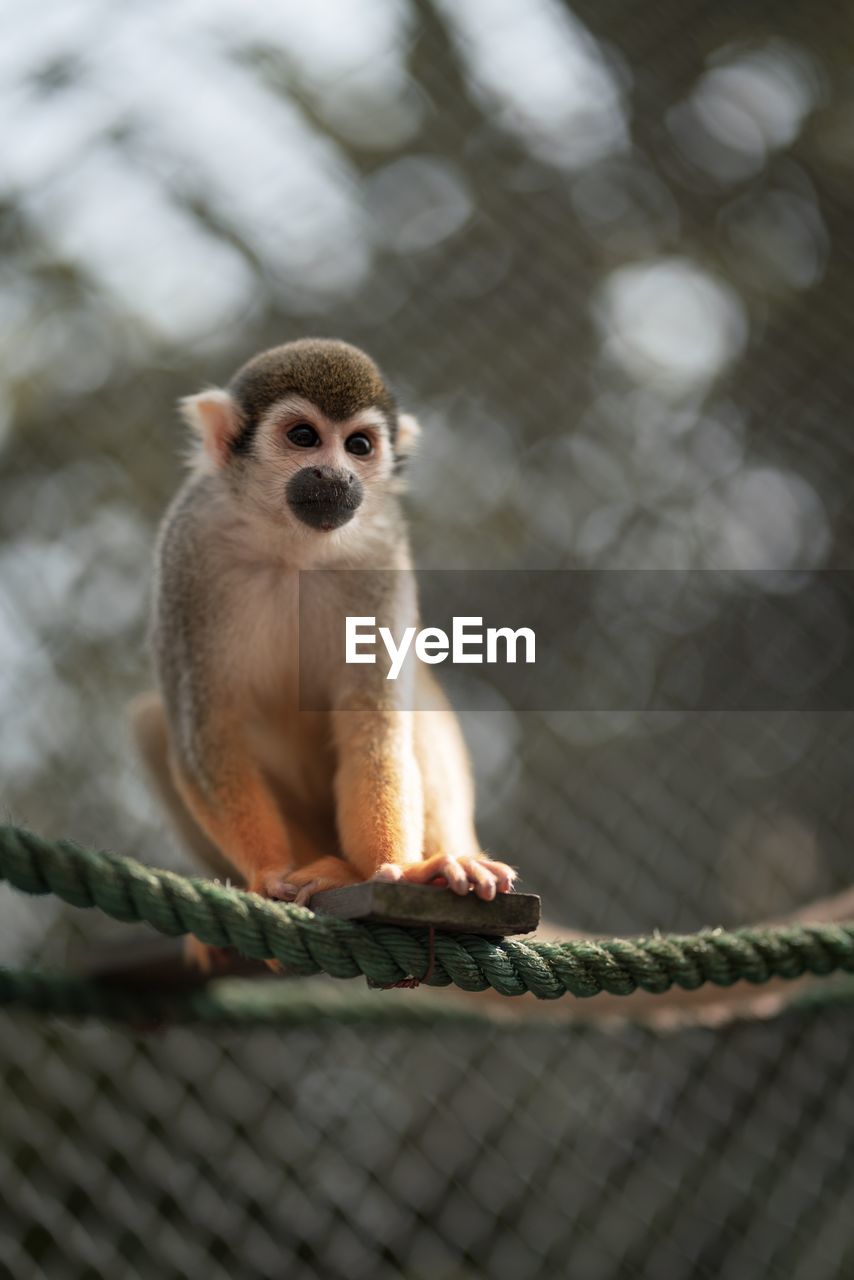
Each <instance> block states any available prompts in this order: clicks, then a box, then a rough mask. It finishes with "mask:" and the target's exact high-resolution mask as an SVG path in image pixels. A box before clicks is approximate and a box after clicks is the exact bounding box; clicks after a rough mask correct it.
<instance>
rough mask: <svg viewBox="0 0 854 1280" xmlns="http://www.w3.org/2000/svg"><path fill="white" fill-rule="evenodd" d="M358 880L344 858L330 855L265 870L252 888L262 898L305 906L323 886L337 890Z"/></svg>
mask: <svg viewBox="0 0 854 1280" xmlns="http://www.w3.org/2000/svg"><path fill="white" fill-rule="evenodd" d="M360 879H361V877H360V876H359V875H357V873H356V870H355V868H354V867H351V866H350V864H349V863H348V862H345V861H344V859H343V858H337V857H334V856H330V857H327V858H317V859H316V860H315V861H314V862H309V863H308V864H307V865H306V866H304V867H288V868H285V869H283V870H279V871H268V872H266V873H264V874H263V875H261V876H259V877H258V879H257V880H256V881H255V882H254V883H253V886H252V887H253V889H254V891H255V893H260V894H261V895H262V896H263V897H265V898H275V899H276V901H277V902H295V903H296V905H297V906H298V907H305V906H308V903H309V902H310V900H311V897H312V895H313V894H315V893H320V891H321V890H322V889H340V888H341V887H342V885H345V884H358V882H359V880H360Z"/></svg>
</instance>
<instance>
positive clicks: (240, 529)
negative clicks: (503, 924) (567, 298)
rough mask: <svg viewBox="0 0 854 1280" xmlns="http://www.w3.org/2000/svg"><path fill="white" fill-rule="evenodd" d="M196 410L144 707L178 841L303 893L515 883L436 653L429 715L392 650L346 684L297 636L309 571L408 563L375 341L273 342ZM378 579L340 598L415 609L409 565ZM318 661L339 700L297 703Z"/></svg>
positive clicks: (426, 686) (390, 609)
mask: <svg viewBox="0 0 854 1280" xmlns="http://www.w3.org/2000/svg"><path fill="white" fill-rule="evenodd" d="M182 410H183V415H184V417H185V419H186V421H187V422H188V423H189V425H190V427H191V428H192V430H193V432H194V433H195V436H196V448H195V449H194V452H193V457H192V465H191V474H190V476H189V478H188V479H187V481H186V482H185V484H184V486H183V488H182V489H181V491H180V492H179V494H178V495H177V497H176V499H175V501H174V502H173V503H172V506H171V507H170V509H169V511H168V513H167V515H166V517H165V519H164V521H163V526H162V529H161V532H160V537H159V540H158V546H157V553H156V589H155V594H156V599H155V607H154V625H153V642H154V653H155V660H156V668H157V677H158V684H159V690H160V691H159V694H147V695H144V696H143V697H142V698H140V699H137V701H136V703H135V705H134V708H133V712H132V715H133V723H134V729H135V735H136V738H137V742H138V745H139V747H140V749H141V752H142V755H143V757H144V759H145V761H146V763H147V765H148V767H149V771H150V773H151V775H152V777H153V779H154V781H155V783H156V785H157V789H158V790H159V792H160V795H161V799H162V800H163V801H164V803H165V805H166V808H167V809H168V811H169V812H170V814H171V816H172V818H173V821H174V822H175V824H176V825H177V827H178V829H179V833H180V834H181V835H182V837H183V838H184V841H185V842H186V843H187V844H189V845H190V847H191V849H192V851H193V852H194V853H195V854H196V856H197V857H199V858H201V860H202V861H203V862H204V863H205V864H206V865H207V867H208V868H209V869H210V870H211V871H213V872H214V873H215V874H218V875H230V876H231V877H232V878H233V879H236V880H238V881H240V882H242V883H243V884H245V885H246V887H247V888H248V889H250V890H251V891H254V892H256V893H260V894H262V895H264V896H266V897H269V898H275V899H280V900H283V901H292V902H297V903H300V904H305V903H308V902H309V901H310V900H311V896H312V894H314V893H315V892H317V891H318V890H321V889H331V888H335V887H337V886H339V885H346V884H353V883H356V882H358V881H362V880H368V879H371V878H375V879H381V880H407V881H410V882H414V883H426V882H429V881H434V880H437V879H444V881H445V882H446V883H447V885H448V886H449V887H450V888H451V889H452V890H454V891H455V892H456V893H460V894H465V893H468V892H469V891H473V892H474V893H476V894H477V895H478V896H480V897H481V898H486V899H491V898H494V896H495V894H496V893H506V892H509V891H510V890H511V889H512V887H513V882H514V874H515V873H514V871H513V870H512V869H511V868H510V867H508V866H506V865H505V864H504V863H503V862H498V861H495V860H493V859H491V858H488V857H486V856H485V855H484V854H483V853H482V852H481V849H480V845H479V843H478V839H477V835H476V834H475V828H474V796H473V788H472V781H471V772H470V769H469V762H468V758H467V755H466V749H465V746H464V743H463V739H462V735H461V732H460V729H459V726H458V724H457V721H456V718H455V716H454V714H453V712H452V711H451V710H450V707H449V706H448V704H447V702H446V701H445V699H444V697H443V695H442V693H441V691H440V689H439V686H438V684H436V682H435V681H434V679H433V677H432V675H431V673H430V670H429V668H427V667H425V666H424V665H423V664H418V670H417V675H416V677H415V678H416V680H417V681H418V682H419V694H418V705H419V706H421V707H424V706H429V707H431V708H435V709H431V710H428V711H421V710H417V711H416V710H406V709H404V708H403V706H402V704H401V702H400V701H399V700H396V699H400V698H401V697H402V695H401V694H397V693H396V692H395V689H396V686H395V685H394V684H392V683H391V682H388V681H387V680H386V679H385V676H384V672H383V670H382V668H381V666H380V665H379V664H378V665H377V666H376V667H373V668H369V669H367V673H366V668H365V667H361V666H360V667H359V668H358V681H359V684H358V695H356V696H355V697H354V687H355V686H349V687H348V686H347V669H346V668H343V670H342V668H341V667H336V668H335V674H334V676H333V675H332V674H331V673H327V671H326V670H325V661H326V654H325V651H324V645H323V637H322V636H321V635H319V636H317V637H314V636H312V637H306V636H305V635H303V636H301V637H300V636H298V623H299V617H298V574H299V571H300V570H301V569H313V568H324V569H398V570H409V569H410V568H411V559H410V551H409V545H408V538H407V529H406V523H405V520H404V517H403V514H402V511H401V507H400V502H399V494H400V493H401V491H402V487H403V486H402V481H401V475H400V471H401V463H402V460H403V459H404V458H405V456H406V454H407V453H408V452H409V450H410V449H411V447H412V444H413V441H414V439H415V437H416V435H417V433H418V427H417V424H416V422H415V420H414V419H413V418H412V417H410V416H409V415H408V414H402V413H399V412H398V410H397V407H396V405H395V402H394V399H393V397H392V395H391V393H390V392H389V390H388V388H387V386H386V384H385V382H384V380H383V377H382V375H381V373H380V371H379V369H378V368H377V366H376V365H375V364H374V362H373V361H372V360H371V359H370V358H369V357H368V356H367V355H365V354H364V352H362V351H360V350H358V349H357V348H356V347H352V346H349V345H347V344H346V343H344V342H337V341H328V340H321V339H306V340H303V341H299V342H291V343H287V344H285V345H284V346H279V347H274V348H273V349H272V350H269V351H265V352H263V353H262V354H261V355H258V356H256V357H255V358H254V359H252V360H250V361H249V362H248V363H247V364H245V365H244V366H243V367H242V368H241V369H239V370H238V372H237V373H236V374H235V375H234V377H233V378H232V380H231V382H230V383H229V385H228V387H227V388H226V389H224V390H219V389H218V390H210V391H203V392H201V393H200V394H198V395H193V396H189V397H187V398H186V399H185V400H183V401H182ZM341 577H342V579H345V578H347V577H348V575H341ZM364 581H367V583H368V586H367V587H364V588H363V589H364V590H366V591H368V592H373V593H374V594H375V595H380V596H383V595H385V597H386V598H382V599H368V600H365V599H364V598H362V599H359V600H355V599H354V600H353V601H352V605H351V606H349V607H348V608H347V612H349V613H352V614H366V613H367V614H371V613H383V612H384V613H385V614H386V615H387V616H390V617H392V618H393V619H394V621H395V624H396V625H400V626H405V625H414V624H415V623H417V617H416V616H415V615H416V611H417V603H416V600H415V596H414V591H413V590H412V578H411V574H409V573H391V574H376V575H364V579H362V578H360V582H364ZM374 581H376V584H377V585H376V586H372V585H371V584H372V583H374ZM389 593H394V594H395V596H396V598H393V599H390V598H387V597H388V595H389ZM336 603H339V604H340V602H336ZM339 612H340V611H339ZM300 642H301V643H300ZM298 658H299V663H300V664H301V669H300V665H298ZM371 672H375V675H373V676H372V675H371V674H370V673H371ZM306 674H308V677H309V679H310V682H311V684H312V686H313V687H314V688H318V689H320V690H321V692H322V693H323V695H324V705H328V708H329V709H328V710H326V711H313V710H304V709H301V708H300V705H299V690H300V679H302V680H303V681H305V678H306ZM350 678H351V679H353V680H355V679H356V676H355V674H354V675H352V676H351V677H350ZM327 686H328V687H327Z"/></svg>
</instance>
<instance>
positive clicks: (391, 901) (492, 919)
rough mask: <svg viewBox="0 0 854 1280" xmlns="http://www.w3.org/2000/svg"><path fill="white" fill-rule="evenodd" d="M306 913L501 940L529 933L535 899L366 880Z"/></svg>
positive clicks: (320, 897) (327, 894) (324, 897)
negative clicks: (487, 897) (489, 896)
mask: <svg viewBox="0 0 854 1280" xmlns="http://www.w3.org/2000/svg"><path fill="white" fill-rule="evenodd" d="M310 905H311V910H312V911H317V912H319V913H325V914H326V915H331V916H338V917H339V919H342V920H358V921H360V922H362V923H372V924H399V925H410V926H413V925H414V926H421V927H422V928H423V927H427V926H429V925H433V927H434V928H436V929H440V930H441V931H442V932H443V933H475V934H480V935H482V936H483V937H487V938H507V937H509V936H510V935H511V934H515V933H532V932H533V931H534V929H536V927H537V925H538V924H539V923H540V899H539V895H538V894H536V893H499V894H497V895H496V896H495V897H494V898H493V899H492V901H491V902H485V901H484V900H483V899H482V898H478V897H476V896H475V894H474V893H467V894H466V895H465V896H463V895H462V894H459V893H454V892H453V891H452V890H451V889H446V888H440V887H439V886H437V885H430V884H400V883H398V884H394V883H391V882H385V881H382V880H368V881H366V882H365V883H364V884H353V885H346V886H345V887H344V888H341V889H324V890H322V891H321V892H320V893H316V894H314V896H313V898H312V899H311V904H310Z"/></svg>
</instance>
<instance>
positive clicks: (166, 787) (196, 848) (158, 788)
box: [128, 693, 244, 887]
mask: <svg viewBox="0 0 854 1280" xmlns="http://www.w3.org/2000/svg"><path fill="white" fill-rule="evenodd" d="M128 713H129V715H130V721H131V728H132V729H133V735H134V739H135V741H136V746H137V750H138V751H139V754H140V756H141V757H142V761H143V763H144V765H145V767H146V771H147V773H148V776H149V779H150V781H151V784H152V786H153V788H154V790H155V792H156V793H157V797H158V799H159V800H160V802H161V804H162V806H163V808H164V809H165V811H166V813H167V815H168V817H169V819H170V821H171V822H172V825H173V826H174V828H175V830H176V831H177V833H178V836H179V837H180V839H181V842H182V843H183V845H184V846H185V848H186V849H187V850H188V851H189V852H190V853H191V854H192V855H193V857H194V858H195V859H196V860H197V861H198V862H200V863H202V865H203V866H205V867H206V868H207V869H208V871H210V872H211V874H212V875H214V876H216V877H217V878H218V879H221V880H224V879H229V878H230V879H231V880H233V881H234V882H235V883H236V884H237V885H238V886H239V887H242V886H243V883H244V881H243V877H242V876H241V875H240V873H239V872H238V871H236V870H235V868H234V867H233V866H232V864H231V863H230V862H228V861H227V860H226V859H225V858H224V857H223V855H222V853H221V852H220V850H219V849H218V848H217V847H216V845H215V844H214V843H213V841H212V840H209V839H208V837H207V836H206V835H205V833H204V831H202V829H201V827H200V826H199V824H198V823H197V822H196V820H195V818H194V817H193V815H192V814H191V813H190V810H189V809H188V808H187V806H186V805H185V803H184V801H183V799H182V798H181V793H180V792H179V791H178V788H177V787H176V786H175V779H174V778H173V776H172V769H171V767H170V764H169V759H170V756H171V747H170V742H169V726H168V724H167V722H166V712H165V710H164V707H163V700H162V699H161V697H160V696H159V694H156V693H142V694H140V695H139V697H138V698H134V700H133V702H131V704H130V707H129V708H128Z"/></svg>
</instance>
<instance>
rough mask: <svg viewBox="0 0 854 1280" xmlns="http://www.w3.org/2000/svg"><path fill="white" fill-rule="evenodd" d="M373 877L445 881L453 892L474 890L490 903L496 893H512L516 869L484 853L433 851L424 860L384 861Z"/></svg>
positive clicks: (428, 882)
mask: <svg viewBox="0 0 854 1280" xmlns="http://www.w3.org/2000/svg"><path fill="white" fill-rule="evenodd" d="M371 879H372V880H392V881H395V880H406V881H408V882H409V884H435V883H436V882H439V883H444V884H446V885H447V886H448V888H449V889H453V891H454V893H460V894H465V893H468V892H469V890H470V889H474V891H475V893H476V894H477V896H478V897H479V898H484V899H485V900H486V901H487V902H490V901H491V900H492V899H493V898H494V897H495V895H496V893H511V892H512V890H513V885H514V883H515V881H516V872H515V871H514V869H513V867H508V866H507V864H506V862H496V861H494V859H492V858H487V857H486V856H485V855H484V854H478V855H476V856H471V855H465V856H463V857H461V858H452V857H450V856H448V855H447V854H444V853H436V854H434V855H433V857H432V858H425V859H424V861H423V862H409V863H404V864H403V865H402V866H401V865H400V864H399V863H397V862H386V863H384V864H383V865H382V866H381V867H380V868H379V870H378V871H376V872H375V873H374V875H373V876H372V877H371Z"/></svg>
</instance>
